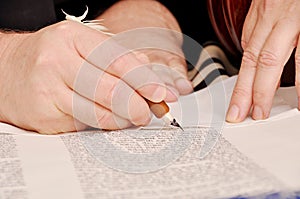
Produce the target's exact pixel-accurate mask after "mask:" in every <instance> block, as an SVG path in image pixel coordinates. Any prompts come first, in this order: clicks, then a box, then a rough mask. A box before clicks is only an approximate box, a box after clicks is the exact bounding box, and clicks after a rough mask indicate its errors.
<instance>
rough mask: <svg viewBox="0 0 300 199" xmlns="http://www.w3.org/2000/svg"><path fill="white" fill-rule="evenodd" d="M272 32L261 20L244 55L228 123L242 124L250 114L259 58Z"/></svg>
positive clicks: (229, 110)
mask: <svg viewBox="0 0 300 199" xmlns="http://www.w3.org/2000/svg"><path fill="white" fill-rule="evenodd" d="M271 30H272V26H271V25H270V23H267V22H266V21H265V19H259V21H258V23H257V24H256V26H255V29H254V31H253V33H252V36H251V39H250V41H249V44H248V45H247V48H246V49H245V51H244V54H243V58H242V63H241V68H240V71H239V75H238V79H237V83H236V85H235V88H234V91H233V93H232V97H231V101H230V105H229V109H228V112H227V116H226V120H227V121H228V122H240V121H242V120H244V119H245V118H246V116H247V114H248V113H249V110H250V107H251V104H252V89H253V83H254V78H255V74H256V67H257V61H258V56H259V53H260V50H261V49H262V47H263V45H264V43H265V40H266V38H267V37H268V35H269V34H270V32H271Z"/></svg>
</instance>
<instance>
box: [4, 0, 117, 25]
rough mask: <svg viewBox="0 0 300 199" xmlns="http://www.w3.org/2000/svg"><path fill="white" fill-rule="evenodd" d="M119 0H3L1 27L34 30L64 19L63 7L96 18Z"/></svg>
mask: <svg viewBox="0 0 300 199" xmlns="http://www.w3.org/2000/svg"><path fill="white" fill-rule="evenodd" d="M115 2H117V0H1V1H0V29H9V30H20V31H34V30H38V29H40V28H43V27H45V26H47V25H50V24H53V23H55V22H58V21H61V20H63V19H64V15H63V13H62V12H61V9H62V8H63V9H64V10H65V11H66V12H68V13H70V14H72V15H82V14H83V12H84V11H85V9H86V5H87V6H88V7H89V14H88V17H87V18H90V19H91V18H95V17H96V16H97V15H99V14H100V13H101V12H103V11H104V10H105V9H107V8H108V7H109V6H110V5H112V4H113V3H115Z"/></svg>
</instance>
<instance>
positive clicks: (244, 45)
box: [241, 37, 248, 49]
mask: <svg viewBox="0 0 300 199" xmlns="http://www.w3.org/2000/svg"><path fill="white" fill-rule="evenodd" d="M247 44H248V41H246V40H245V39H244V38H243V37H242V39H241V46H242V48H243V49H246V48H247Z"/></svg>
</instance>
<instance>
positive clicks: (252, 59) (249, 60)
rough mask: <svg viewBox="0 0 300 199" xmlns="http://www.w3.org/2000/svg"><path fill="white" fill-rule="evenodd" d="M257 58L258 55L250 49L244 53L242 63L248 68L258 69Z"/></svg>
mask: <svg viewBox="0 0 300 199" xmlns="http://www.w3.org/2000/svg"><path fill="white" fill-rule="evenodd" d="M257 57H258V56H257V53H255V51H254V50H251V49H249V48H248V49H246V50H245V51H244V54H243V58H242V62H243V63H244V65H245V66H247V67H251V68H252V67H256V62H257Z"/></svg>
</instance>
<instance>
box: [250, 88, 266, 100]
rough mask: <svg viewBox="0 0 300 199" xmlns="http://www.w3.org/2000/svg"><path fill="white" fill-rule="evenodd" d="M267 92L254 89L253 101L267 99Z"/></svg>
mask: <svg viewBox="0 0 300 199" xmlns="http://www.w3.org/2000/svg"><path fill="white" fill-rule="evenodd" d="M266 97H267V96H266V92H263V91H260V90H256V89H254V90H253V101H255V102H262V101H264V100H265V99H266Z"/></svg>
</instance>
